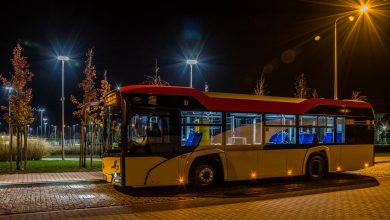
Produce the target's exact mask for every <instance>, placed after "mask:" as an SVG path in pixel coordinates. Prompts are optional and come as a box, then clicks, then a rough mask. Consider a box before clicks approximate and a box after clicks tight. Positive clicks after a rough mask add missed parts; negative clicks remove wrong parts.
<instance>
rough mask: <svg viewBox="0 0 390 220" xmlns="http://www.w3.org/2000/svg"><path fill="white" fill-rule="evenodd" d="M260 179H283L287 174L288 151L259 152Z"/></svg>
mask: <svg viewBox="0 0 390 220" xmlns="http://www.w3.org/2000/svg"><path fill="white" fill-rule="evenodd" d="M258 154H259V163H258V177H259V178H271V177H282V176H286V174H287V166H286V161H287V158H286V157H287V150H259V152H258Z"/></svg>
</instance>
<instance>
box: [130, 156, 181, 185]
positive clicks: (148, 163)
mask: <svg viewBox="0 0 390 220" xmlns="http://www.w3.org/2000/svg"><path fill="white" fill-rule="evenodd" d="M166 160H167V159H165V158H163V157H126V159H125V164H126V169H125V170H126V186H144V185H145V179H146V175H147V174H148V172H149V170H150V169H152V168H153V167H155V166H157V165H158V164H160V163H163V162H164V161H166ZM176 166H177V164H176Z"/></svg>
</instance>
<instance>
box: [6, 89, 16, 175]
mask: <svg viewBox="0 0 390 220" xmlns="http://www.w3.org/2000/svg"><path fill="white" fill-rule="evenodd" d="M5 89H7V90H8V118H9V121H8V133H9V149H10V152H11V153H10V155H11V157H10V164H11V165H10V166H11V169H12V123H11V122H12V120H11V99H10V96H11V92H12V90H13V89H14V88H12V86H6V87H5Z"/></svg>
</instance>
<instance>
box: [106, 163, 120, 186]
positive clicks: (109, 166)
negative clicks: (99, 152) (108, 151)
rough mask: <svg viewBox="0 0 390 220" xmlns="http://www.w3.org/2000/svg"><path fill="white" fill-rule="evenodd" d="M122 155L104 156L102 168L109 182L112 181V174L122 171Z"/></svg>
mask: <svg viewBox="0 0 390 220" xmlns="http://www.w3.org/2000/svg"><path fill="white" fill-rule="evenodd" d="M120 161H121V159H120V157H103V159H102V168H103V169H102V170H103V175H104V177H105V179H106V181H107V182H112V180H111V179H112V174H113V173H120V172H121V169H120V164H121V163H120Z"/></svg>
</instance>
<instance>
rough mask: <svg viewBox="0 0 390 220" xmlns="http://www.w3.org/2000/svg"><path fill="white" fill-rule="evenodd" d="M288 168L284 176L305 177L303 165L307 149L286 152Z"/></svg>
mask: <svg viewBox="0 0 390 220" xmlns="http://www.w3.org/2000/svg"><path fill="white" fill-rule="evenodd" d="M286 151H287V152H286V154H287V167H286V171H285V173H284V175H292V176H300V175H303V164H304V160H305V156H306V152H307V150H306V149H291V150H286Z"/></svg>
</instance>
